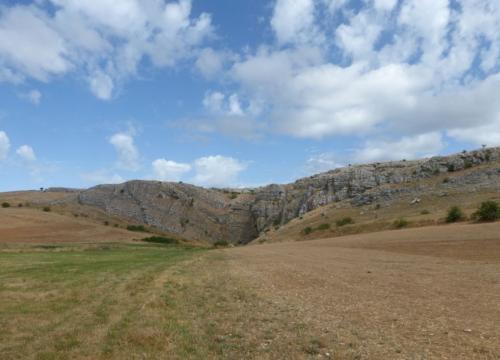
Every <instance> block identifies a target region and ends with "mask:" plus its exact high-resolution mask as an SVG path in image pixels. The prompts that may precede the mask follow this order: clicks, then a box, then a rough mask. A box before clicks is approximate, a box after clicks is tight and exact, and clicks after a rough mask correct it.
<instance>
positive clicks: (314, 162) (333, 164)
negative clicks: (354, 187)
mask: <svg viewBox="0 0 500 360" xmlns="http://www.w3.org/2000/svg"><path fill="white" fill-rule="evenodd" d="M342 166H344V164H343V163H342V162H339V158H338V156H336V155H335V154H334V153H330V152H328V153H322V154H316V155H314V156H311V157H310V158H309V159H307V161H306V166H305V170H306V172H307V173H308V174H317V173H322V172H326V171H330V170H333V169H336V168H339V167H342Z"/></svg>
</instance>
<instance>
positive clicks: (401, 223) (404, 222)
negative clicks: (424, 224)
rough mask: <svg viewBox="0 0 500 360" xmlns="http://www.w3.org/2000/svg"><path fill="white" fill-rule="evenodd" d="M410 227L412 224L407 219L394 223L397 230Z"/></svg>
mask: <svg viewBox="0 0 500 360" xmlns="http://www.w3.org/2000/svg"><path fill="white" fill-rule="evenodd" d="M408 225H410V223H409V222H408V220H406V219H405V218H401V219H397V220H396V221H394V222H393V223H392V226H393V227H394V228H395V229H404V228H405V227H408Z"/></svg>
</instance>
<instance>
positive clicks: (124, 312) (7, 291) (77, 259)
mask: <svg viewBox="0 0 500 360" xmlns="http://www.w3.org/2000/svg"><path fill="white" fill-rule="evenodd" d="M7 210H9V211H8V212H2V213H1V214H0V218H1V219H2V220H1V225H0V235H1V236H3V237H4V238H6V237H5V234H9V231H10V233H11V234H13V235H11V236H13V237H11V238H10V239H11V241H12V240H15V241H17V245H18V246H19V247H16V244H13V243H9V245H8V246H7V245H6V246H3V247H0V329H2V331H0V358H1V359H2V360H3V359H120V360H121V359H203V360H205V359H259V360H260V359H287V360H288V359H384V360H385V359H500V341H498V339H500V231H499V230H500V223H493V224H474V225H470V224H459V225H449V226H434V227H424V228H412V229H405V230H392V231H385V232H380V233H372V234H359V235H352V236H346V237H337V238H330V239H322V240H313V241H301V242H283V243H277V244H264V245H251V246H246V247H238V248H231V249H224V250H210V251H208V250H207V249H201V248H196V247H190V246H185V245H182V246H161V245H149V244H144V243H140V242H134V243H130V242H128V241H126V240H127V239H129V238H128V237H127V236H130V237H131V238H132V237H133V236H135V234H133V233H132V234H129V233H128V232H126V231H122V230H120V229H113V228H110V227H105V226H102V228H103V230H102V231H103V232H102V233H101V232H100V231H101V230H98V229H97V227H96V226H95V225H94V227H93V228H90V229H87V230H84V229H85V226H90V225H88V224H86V222H85V221H83V220H80V219H74V220H73V219H71V220H72V221H74V223H73V224H72V225H71V226H74V229H75V231H76V235H75V238H71V235H70V234H71V233H72V231H68V229H69V228H68V227H69V226H70V223H69V222H68V221H69V220H68V217H65V216H62V215H57V214H53V213H43V212H40V211H38V210H36V211H35V210H29V209H5V211H7ZM23 211H27V212H26V213H23ZM6 214H8V215H6ZM28 214H29V216H28ZM59 221H60V222H61V223H60V224H59ZM32 227H34V228H32ZM9 229H10V230H9ZM13 229H15V230H13ZM43 229H45V230H43ZM58 229H60V231H61V232H60V233H58ZM76 229H80V230H81V232H80V233H79V231H80V230H76ZM23 231H24V233H23V234H24V235H22V234H21V233H22V232H23ZM44 231H46V233H45V234H44ZM105 231H113V232H112V233H105ZM114 231H117V232H114ZM122 233H123V234H122ZM37 234H41V235H40V237H38V238H37ZM58 234H59V235H58ZM42 235H43V236H42ZM122 235H123V236H122ZM101 236H102V237H101ZM33 239H35V240H33ZM68 239H69V240H71V239H73V240H74V242H67V241H68ZM87 239H91V240H92V242H96V241H99V239H105V240H107V241H106V244H103V243H96V244H92V243H91V244H89V243H85V241H83V240H87ZM112 239H114V240H115V241H114V242H115V243H114V244H113V243H109V240H112ZM55 240H59V241H61V243H59V244H58V245H56V246H47V247H40V246H38V245H35V243H36V244H38V243H39V242H41V241H47V242H48V243H50V244H53V243H54V241H55ZM73 240H71V241H73ZM65 241H66V242H65Z"/></svg>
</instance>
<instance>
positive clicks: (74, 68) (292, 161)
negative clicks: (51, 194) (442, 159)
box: [0, 0, 500, 191]
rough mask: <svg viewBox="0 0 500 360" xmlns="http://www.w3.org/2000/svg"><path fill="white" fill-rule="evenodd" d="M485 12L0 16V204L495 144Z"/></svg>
mask: <svg viewBox="0 0 500 360" xmlns="http://www.w3.org/2000/svg"><path fill="white" fill-rule="evenodd" d="M498 29H500V0H238V1H234V0H192V1H191V0H177V1H167V0H120V1H115V0H86V1H79V0H34V1H28V0H23V1H14V0H2V1H1V2H0V191H9V190H20V189H35V188H40V187H53V186H64V187H76V188H87V187H91V186H94V185H97V184H101V183H120V182H123V181H127V180H132V179H143V180H161V181H183V182H188V183H193V184H196V185H199V186H205V187H253V186H260V185H264V184H268V183H287V182H292V181H294V180H296V179H298V178H300V177H305V176H309V175H312V174H314V173H318V172H322V171H327V170H331V169H334V168H337V167H340V166H346V165H347V164H357V163H369V162H377V161H385V160H400V159H414V158H420V157H428V156H434V155H438V154H448V153H453V152H458V151H462V150H464V149H465V150H470V149H474V148H478V147H481V146H482V145H487V146H495V145H500V31H498Z"/></svg>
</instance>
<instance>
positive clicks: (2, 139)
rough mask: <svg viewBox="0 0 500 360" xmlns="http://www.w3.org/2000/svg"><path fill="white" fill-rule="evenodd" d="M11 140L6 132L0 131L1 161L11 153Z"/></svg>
mask: <svg viewBox="0 0 500 360" xmlns="http://www.w3.org/2000/svg"><path fill="white" fill-rule="evenodd" d="M9 149H10V140H9V137H8V136H7V134H6V133H5V132H4V131H0V161H2V160H5V159H6V158H7V155H8V153H9Z"/></svg>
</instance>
